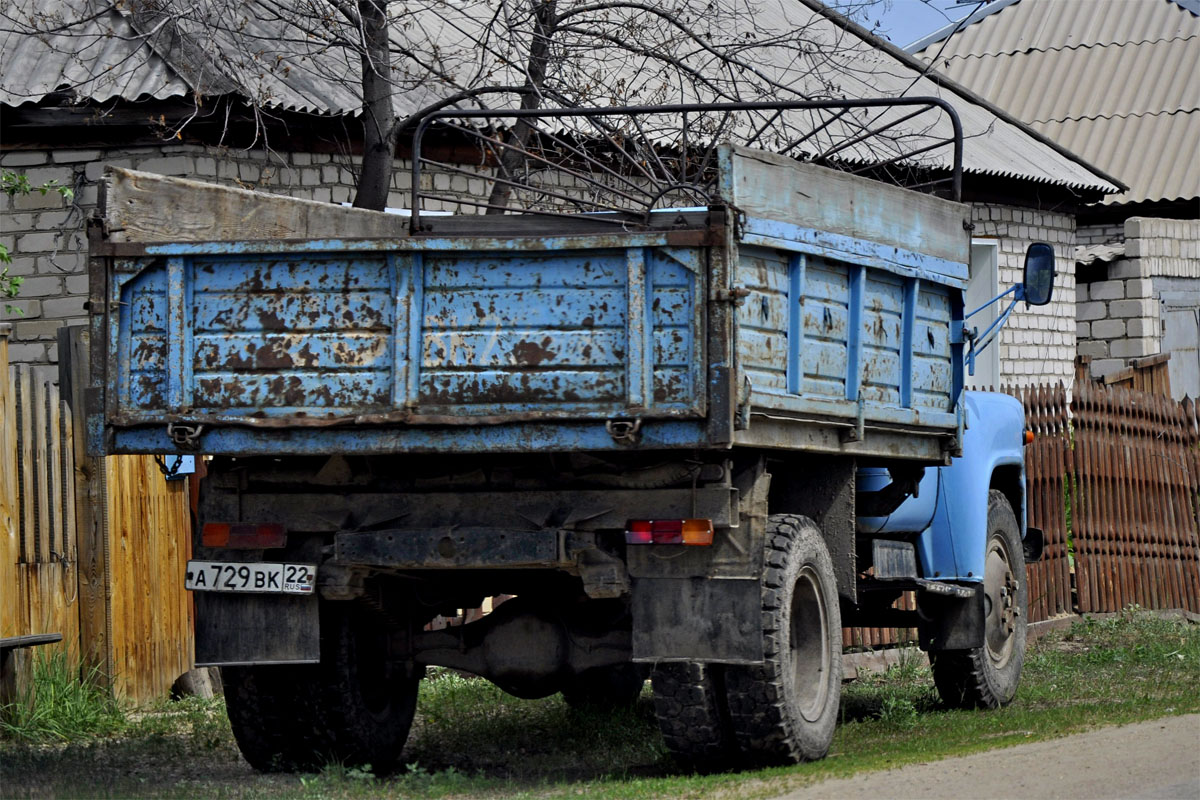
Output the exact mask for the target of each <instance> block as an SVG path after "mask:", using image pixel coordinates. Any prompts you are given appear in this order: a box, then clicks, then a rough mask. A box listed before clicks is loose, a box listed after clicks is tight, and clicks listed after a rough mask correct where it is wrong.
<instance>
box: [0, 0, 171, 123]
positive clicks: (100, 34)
mask: <svg viewBox="0 0 1200 800" xmlns="http://www.w3.org/2000/svg"><path fill="white" fill-rule="evenodd" d="M6 5H8V4H6ZM106 5H107V4H106ZM35 6H36V10H37V13H40V14H44V15H46V16H45V17H43V18H44V19H51V20H53V19H57V20H79V19H87V21H86V22H83V23H80V24H77V25H74V26H72V28H71V34H70V35H48V36H41V37H35V36H28V35H23V34H20V33H17V32H16V31H15V29H14V28H15V26H12V25H7V24H3V25H0V65H3V69H0V102H3V103H6V104H8V105H10V106H19V105H21V104H22V103H33V102H37V101H39V100H42V99H43V98H44V97H45V96H46V95H48V94H51V93H53V92H56V91H58V90H59V89H60V88H62V87H70V89H71V90H72V92H73V94H74V95H75V96H77V97H80V98H88V99H91V100H94V101H96V102H100V103H103V102H106V101H109V100H113V99H117V98H123V99H126V100H138V99H143V98H147V97H150V98H154V99H158V100H162V99H165V98H167V97H178V96H181V95H186V94H187V93H188V92H189V91H190V90H191V87H190V86H189V84H188V83H187V82H186V81H185V80H183V79H182V78H181V77H180V76H179V75H177V74H176V73H175V72H174V71H173V70H171V68H170V67H169V66H168V65H167V64H166V62H165V61H163V59H162V58H161V57H159V56H158V55H157V54H156V53H154V51H153V50H152V49H151V48H150V47H148V46H147V45H145V44H144V43H142V42H141V41H140V40H139V39H138V38H137V35H136V32H135V31H134V30H133V28H132V27H131V26H130V24H129V22H128V21H127V20H126V19H125V18H124V17H122V16H121V15H120V14H118V13H117V12H115V11H113V10H111V9H108V10H104V9H103V8H99V9H97V8H96V7H93V6H91V5H90V3H89V0H43V2H41V3H37V4H35ZM97 12H98V13H97ZM93 13H95V14H96V16H94V17H92V16H91V15H92V14H93ZM0 14H2V16H0V21H5V22H7V19H5V18H8V17H10V16H16V15H19V14H20V9H19V8H18V7H17V4H11V5H9V7H8V8H6V9H5V10H4V11H3V12H0ZM89 17H91V18H90V19H88V18H89Z"/></svg>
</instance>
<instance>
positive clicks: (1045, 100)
mask: <svg viewBox="0 0 1200 800" xmlns="http://www.w3.org/2000/svg"><path fill="white" fill-rule="evenodd" d="M936 69H937V70H938V71H939V72H941V73H942V74H943V75H945V76H947V77H949V78H951V79H953V80H955V81H957V82H959V83H961V84H963V85H965V86H970V87H972V88H973V89H974V90H975V91H977V92H979V93H980V94H982V95H984V96H985V97H987V98H989V99H990V100H992V101H993V102H995V103H996V104H997V105H999V106H1001V107H1002V108H1004V109H1005V110H1007V111H1008V112H1010V113H1011V114H1013V115H1014V116H1016V117H1018V118H1020V119H1023V120H1026V121H1027V122H1047V121H1051V120H1064V119H1083V118H1092V117H1107V116H1115V115H1125V116H1128V115H1132V114H1154V113H1161V112H1163V111H1191V110H1195V109H1200V80H1197V77H1196V76H1197V75H1200V39H1198V38H1194V37H1193V38H1188V39H1183V38H1178V39H1169V40H1160V41H1157V42H1141V43H1139V44H1129V45H1123V46H1119V47H1087V48H1080V49H1071V50H1030V51H1026V52H1022V53H1014V54H1009V55H985V56H967V57H962V56H955V57H953V58H950V59H947V58H945V57H942V58H940V59H938V63H937V64H936ZM1134 76H1146V77H1149V76H1153V78H1152V79H1149V80H1130V79H1129V78H1130V77H1134Z"/></svg>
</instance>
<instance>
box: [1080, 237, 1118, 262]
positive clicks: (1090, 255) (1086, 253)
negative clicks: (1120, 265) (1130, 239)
mask: <svg viewBox="0 0 1200 800" xmlns="http://www.w3.org/2000/svg"><path fill="white" fill-rule="evenodd" d="M1124 257H1125V243H1124V242H1121V243H1119V244H1089V245H1080V246H1078V247H1076V248H1075V263H1076V264H1078V265H1079V266H1086V265H1088V264H1092V263H1095V262H1097V261H1099V262H1101V263H1107V262H1109V261H1117V260H1119V259H1122V258H1124Z"/></svg>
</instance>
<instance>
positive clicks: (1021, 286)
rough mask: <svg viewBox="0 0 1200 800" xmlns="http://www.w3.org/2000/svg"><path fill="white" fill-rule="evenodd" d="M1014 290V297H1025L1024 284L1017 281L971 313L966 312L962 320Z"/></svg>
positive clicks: (1021, 298)
mask: <svg viewBox="0 0 1200 800" xmlns="http://www.w3.org/2000/svg"><path fill="white" fill-rule="evenodd" d="M1014 292H1015V293H1016V294H1017V297H1016V299H1017V300H1024V299H1025V285H1024V284H1022V283H1018V284H1016V285H1015V286H1012V287H1010V288H1009V289H1008V290H1006V291H1004V292H1001V293H1000V294H998V295H996V296H995V297H993V298H992V299H991V300H988V301H987V302H986V303H984V304H983V305H981V306H980V307H979V308H977V309H975V310H974V311H972V312H971V313H969V314H967V315H966V316H965V317H963V320H968V319H970V318H971V317H973V316H975V315H976V314H978V313H979V312H980V311H983V310H984V309H985V308H987V307H988V306H990V305H991V304H992V303H996V302H999V301H1000V300H1003V299H1004V298H1005V297H1007V296H1008V295H1010V294H1013V293H1014ZM988 330H991V328H989V329H988Z"/></svg>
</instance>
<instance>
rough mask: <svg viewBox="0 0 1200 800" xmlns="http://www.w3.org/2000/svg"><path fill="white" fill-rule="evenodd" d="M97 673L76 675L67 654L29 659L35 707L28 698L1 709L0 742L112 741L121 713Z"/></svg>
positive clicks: (73, 661)
mask: <svg viewBox="0 0 1200 800" xmlns="http://www.w3.org/2000/svg"><path fill="white" fill-rule="evenodd" d="M101 677H102V676H101V674H100V672H99V671H98V670H97V669H82V670H81V669H80V666H79V661H78V659H77V658H75V657H73V656H72V655H70V654H69V653H67V652H66V651H63V650H58V651H57V652H53V653H44V652H38V653H36V654H35V655H34V657H33V686H34V687H36V702H34V698H33V697H30V696H29V694H30V693H32V690H30V691H28V692H27V693H26V696H24V697H19V698H17V700H16V702H14V703H12V704H11V705H8V706H4V707H0V737H3V738H6V739H13V740H16V741H21V742H30V743H46V742H70V741H78V740H81V739H86V738H88V737H103V736H111V735H114V734H117V733H119V732H120V731H121V730H123V729H124V727H125V725H126V718H125V715H124V713H122V711H121V709H120V708H119V707H118V705H117V703H116V702H115V701H114V700H113V699H112V697H111V696H110V695H109V694H108V693H107V692H106V691H105V690H104V689H103V688H102V683H103V682H102V681H101Z"/></svg>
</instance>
